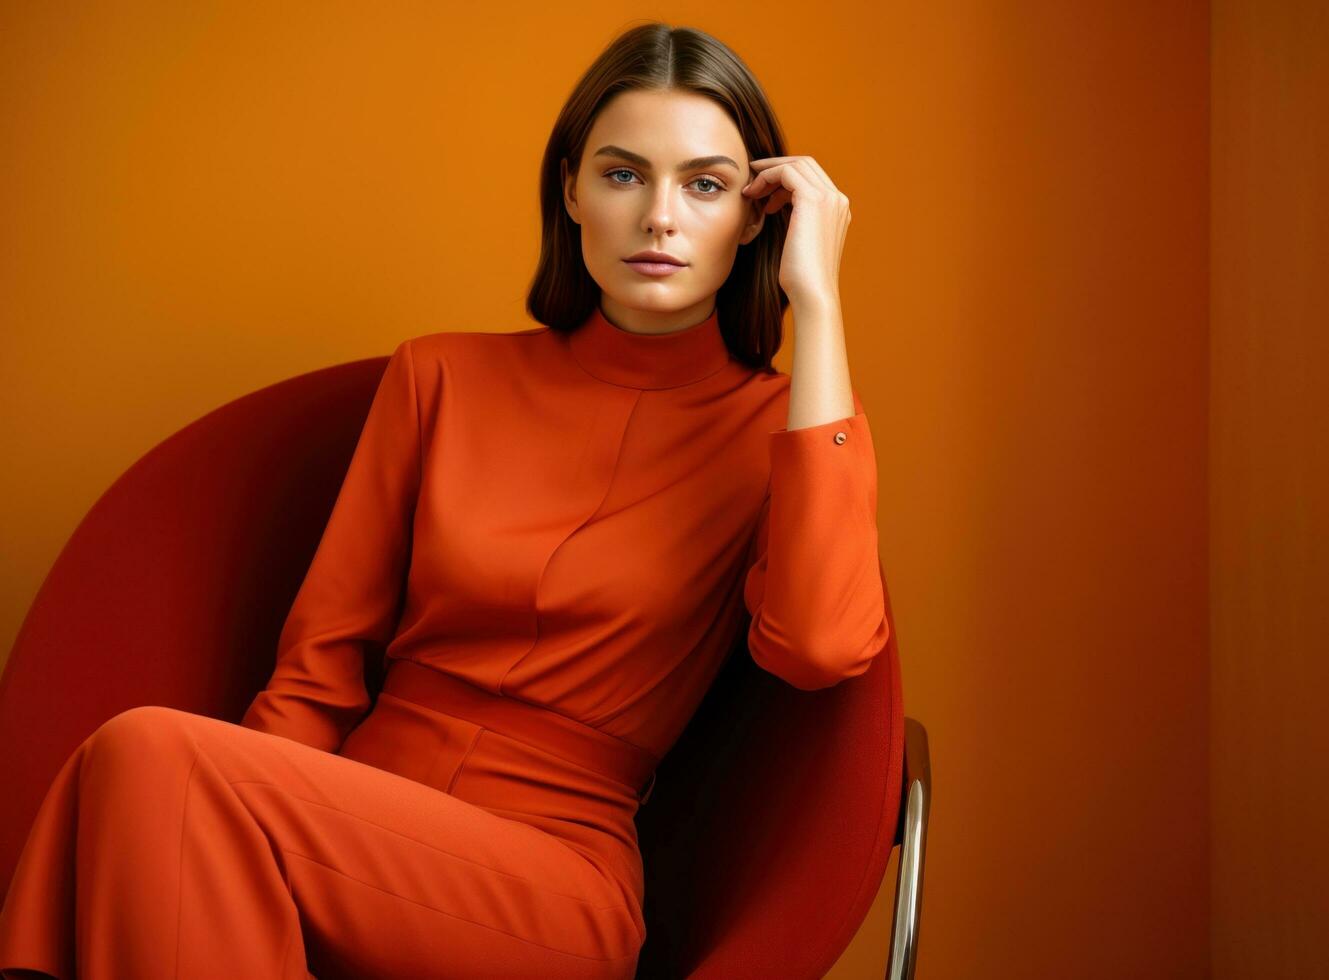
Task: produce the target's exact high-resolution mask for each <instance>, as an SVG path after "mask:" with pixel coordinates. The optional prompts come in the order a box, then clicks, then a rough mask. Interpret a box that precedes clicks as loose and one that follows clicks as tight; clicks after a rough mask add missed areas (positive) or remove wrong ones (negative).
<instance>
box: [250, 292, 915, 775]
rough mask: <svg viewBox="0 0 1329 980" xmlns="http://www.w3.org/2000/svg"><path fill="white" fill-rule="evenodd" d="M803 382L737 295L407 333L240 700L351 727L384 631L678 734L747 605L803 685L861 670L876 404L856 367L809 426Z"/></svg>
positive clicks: (460, 665)
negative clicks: (799, 385) (848, 387)
mask: <svg viewBox="0 0 1329 980" xmlns="http://www.w3.org/2000/svg"><path fill="white" fill-rule="evenodd" d="M789 384H790V376H789V375H788V374H785V373H783V372H778V371H770V372H767V371H763V370H759V369H753V368H751V367H749V366H747V365H745V364H743V363H741V362H739V361H737V360H735V359H733V358H732V357H731V356H730V354H729V351H728V348H727V347H726V345H725V343H724V339H723V337H722V334H721V331H720V323H719V319H718V312H717V313H712V314H711V316H710V317H709V318H708V319H706V320H705V321H703V322H701V323H699V324H696V325H694V326H692V327H689V328H687V329H685V330H681V331H677V332H674V333H670V334H664V335H643V334H635V333H632V332H630V331H626V330H622V329H620V328H619V327H617V326H615V325H614V324H612V323H610V322H609V321H608V320H607V319H606V318H605V317H604V315H603V313H601V312H600V310H599V309H598V308H597V309H596V310H595V311H594V312H593V313H592V314H591V315H590V316H589V317H588V318H587V319H586V320H585V321H584V322H583V323H582V324H581V325H580V326H578V327H577V329H576V330H574V331H572V332H570V333H568V332H562V331H557V330H553V329H551V328H548V327H544V326H541V327H537V328H535V329H528V330H522V331H518V332H514V333H464V332H440V333H432V334H427V335H423V336H418V337H413V338H410V339H408V340H404V341H403V342H401V343H400V344H399V345H398V346H397V348H396V349H395V351H394V352H393V354H392V356H391V358H390V359H389V361H388V364H387V368H386V371H385V372H384V374H383V377H382V380H381V382H380V383H379V387H378V390H377V392H376V394H375V396H374V400H373V403H372V405H371V407H370V410H369V414H368V416H367V418H366V420H365V424H364V428H363V430H362V432H361V435H360V439H359V442H358V444H357V446H356V449H355V453H354V455H353V457H352V459H351V463H350V466H349V469H348V470H347V473H346V476H345V480H344V482H343V484H342V487H341V490H340V493H339V495H338V497H337V500H336V503H335V504H334V506H333V510H332V513H331V515H330V517H329V520H328V523H327V526H326V529H325V531H324V533H323V537H322V539H321V540H320V542H319V545H318V548H317V550H316V552H315V554H314V558H313V561H312V563H311V565H310V567H309V570H308V572H307V574H306V576H305V579H304V581H303V583H302V585H301V587H300V590H299V592H298V593H297V595H296V598H295V600H294V603H293V605H292V607H291V610H290V612H289V614H288V616H287V618H286V621H285V624H284V626H283V628H282V631H281V634H280V638H279V640H278V649H277V663H276V667H275V669H274V671H273V674H272V677H271V680H270V681H269V683H268V684H267V686H266V688H265V689H264V690H262V691H261V692H259V694H258V696H257V697H256V698H255V699H254V701H253V703H252V704H251V705H250V707H249V709H248V711H247V712H246V714H245V717H244V720H243V721H242V724H244V725H247V726H249V727H251V728H258V729H261V730H266V731H270V732H275V733H278V734H283V735H286V736H288V737H290V738H294V739H297V740H299V741H302V742H305V743H307V744H310V745H313V746H316V747H320V748H323V749H326V750H328V751H334V752H335V751H337V750H338V748H339V747H340V746H341V744H342V742H343V740H344V739H345V737H346V736H347V734H348V733H349V732H350V730H351V729H352V728H353V727H354V726H355V725H356V724H357V723H358V722H359V721H360V720H361V719H362V718H363V717H364V716H365V714H366V713H367V712H368V710H369V708H370V706H371V701H370V697H369V694H368V692H367V690H366V687H365V680H364V676H365V675H364V657H365V656H366V655H367V654H369V653H370V652H371V651H376V650H378V649H382V650H384V652H385V654H386V656H387V657H389V658H406V659H408V660H413V661H416V662H417V663H420V664H423V665H425V666H428V667H430V668H432V669H435V670H439V671H444V672H446V673H449V674H453V675H456V676H458V677H461V678H463V679H465V680H467V681H469V682H471V683H473V684H476V685H478V686H480V687H482V688H485V689H487V690H489V691H491V692H494V693H498V694H502V695H506V696H511V697H515V698H519V699H523V700H526V701H530V702H533V703H536V704H539V705H541V706H544V707H546V708H549V709H552V710H554V711H557V712H560V713H563V714H566V715H568V716H570V717H573V718H575V719H577V720H579V721H581V722H583V723H585V724H588V725H591V726H593V727H595V728H598V729H600V730H602V731H605V732H607V733H609V734H612V735H615V736H617V737H619V738H621V739H624V740H626V741H628V742H631V743H633V744H636V745H638V746H640V747H641V748H644V749H646V750H647V751H649V752H651V753H652V754H654V755H655V756H656V757H657V758H662V757H663V756H664V755H665V753H666V752H667V751H668V749H669V748H670V747H671V746H672V745H673V744H674V742H675V740H676V739H677V737H678V736H679V734H680V733H681V732H682V730H683V728H684V727H685V726H686V724H687V723H688V721H689V719H690V718H691V717H692V715H693V713H694V711H695V709H696V707H697V705H698V704H699V702H700V701H701V699H702V697H703V695H704V694H705V693H706V689H707V687H708V686H709V684H710V682H711V681H712V679H713V678H714V677H715V675H716V673H717V672H718V671H719V669H720V667H721V666H722V663H723V660H724V658H725V655H726V654H727V653H728V652H729V651H730V650H731V649H733V647H734V644H735V641H736V640H737V639H738V636H739V632H738V631H739V630H741V629H743V628H744V623H745V622H746V623H747V637H748V648H749V650H750V652H751V656H752V657H753V659H754V661H755V662H756V663H757V664H758V665H759V666H760V667H762V668H763V669H765V670H767V671H769V672H771V673H772V674H775V675H777V676H778V677H780V678H783V679H784V680H785V681H787V682H788V683H790V684H792V685H794V686H795V687H797V688H800V689H804V690H814V689H818V688H824V687H828V686H831V685H833V684H836V683H838V682H839V681H841V680H843V679H845V678H849V677H854V676H856V675H858V674H861V673H863V672H864V671H865V670H867V669H868V667H869V666H870V665H871V662H872V660H873V658H874V657H875V656H877V654H879V653H880V652H881V651H882V650H883V649H884V648H885V646H886V642H887V639H888V637H889V635H890V625H889V623H888V620H887V615H886V610H885V598H884V591H883V584H882V579H881V565H880V563H879V559H878V551H877V543H878V535H877V523H876V508H877V468H876V459H875V454H874V451H873V446H872V436H871V433H870V431H869V428H868V420H867V417H866V415H865V414H864V412H863V407H862V402H861V400H860V399H859V397H858V393H857V392H856V391H855V392H854V393H853V399H854V407H855V414H854V415H852V416H849V417H847V418H842V419H836V420H833V421H830V422H826V423H824V424H821V425H813V426H808V427H805V428H800V429H792V430H791V429H788V428H786V423H787V419H788V410H789ZM841 434H843V435H841Z"/></svg>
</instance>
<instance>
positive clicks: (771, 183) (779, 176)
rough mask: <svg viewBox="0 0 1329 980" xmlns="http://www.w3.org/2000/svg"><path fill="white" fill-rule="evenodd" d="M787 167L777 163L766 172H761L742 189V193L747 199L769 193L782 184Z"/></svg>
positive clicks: (786, 164)
mask: <svg viewBox="0 0 1329 980" xmlns="http://www.w3.org/2000/svg"><path fill="white" fill-rule="evenodd" d="M789 166H790V165H789V164H788V163H779V164H776V165H775V166H773V167H771V168H770V169H768V170H763V171H762V172H761V173H759V174H757V176H755V177H753V178H752V181H751V183H749V184H747V186H745V187H744V188H743V189H742V193H743V194H746V195H747V196H749V197H763V196H765V195H766V194H769V193H771V192H772V191H773V190H775V189H777V188H778V187H780V186H781V185H782V184H783V181H784V173H785V171H786V170H788V169H789Z"/></svg>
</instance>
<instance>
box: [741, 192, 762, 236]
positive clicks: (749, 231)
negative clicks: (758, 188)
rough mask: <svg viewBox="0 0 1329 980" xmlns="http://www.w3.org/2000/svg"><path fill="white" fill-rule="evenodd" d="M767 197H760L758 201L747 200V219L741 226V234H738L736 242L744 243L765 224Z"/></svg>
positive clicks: (758, 233) (758, 232)
mask: <svg viewBox="0 0 1329 980" xmlns="http://www.w3.org/2000/svg"><path fill="white" fill-rule="evenodd" d="M768 200H769V198H762V199H761V200H760V201H749V202H748V210H749V215H748V217H749V221H748V223H747V224H746V225H744V226H743V234H742V235H741V236H739V239H738V244H740V245H746V244H747V243H748V242H750V241H752V240H753V239H754V238H756V237H757V236H758V235H760V234H761V229H762V228H763V227H765V225H766V202H767V201H768Z"/></svg>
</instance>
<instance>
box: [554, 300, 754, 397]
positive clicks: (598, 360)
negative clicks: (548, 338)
mask: <svg viewBox="0 0 1329 980" xmlns="http://www.w3.org/2000/svg"><path fill="white" fill-rule="evenodd" d="M569 342H570V343H571V345H572V354H573V356H574V357H575V358H576V359H577V363H578V364H580V365H581V366H582V367H583V368H585V369H586V371H587V372H588V373H590V374H592V375H594V376H595V377H597V378H599V379H600V380H601V381H608V382H611V383H612V384H617V385H624V386H626V387H629V388H674V387H677V386H678V385H685V384H691V383H692V382H694V381H700V380H701V379H702V378H705V377H708V376H709V375H712V374H714V373H715V372H716V371H718V370H720V368H722V367H724V366H725V364H726V363H727V362H728V361H729V348H728V347H727V346H725V342H724V337H723V335H721V333H720V313H719V308H718V307H717V308H716V309H715V310H714V311H713V312H712V313H711V315H710V316H708V317H707V318H706V319H705V320H702V321H701V322H700V323H695V324H693V325H692V326H690V327H685V328H683V329H682V330H675V331H673V332H672V333H664V334H643V333H633V332H632V331H631V330H624V329H623V328H622V327H617V326H615V325H614V324H612V323H610V322H609V321H608V320H607V319H606V318H605V315H604V313H603V312H601V310H600V306H599V304H598V303H597V304H596V306H595V309H594V310H593V311H592V312H591V315H590V316H588V317H587V318H586V319H585V320H584V321H582V323H581V325H580V326H578V327H577V328H576V329H575V330H573V331H572V333H571V335H570V336H569Z"/></svg>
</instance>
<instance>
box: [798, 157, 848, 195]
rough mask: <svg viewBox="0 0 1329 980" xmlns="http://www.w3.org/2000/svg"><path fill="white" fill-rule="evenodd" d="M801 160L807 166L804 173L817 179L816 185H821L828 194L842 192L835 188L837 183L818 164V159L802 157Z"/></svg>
mask: <svg viewBox="0 0 1329 980" xmlns="http://www.w3.org/2000/svg"><path fill="white" fill-rule="evenodd" d="M801 159H802V162H803V163H804V165H805V166H804V171H805V172H807V173H808V174H809V175H811V176H812V177H814V178H815V181H814V182H815V183H819V184H821V186H822V187H824V188H825V189H826V192H827V193H828V194H838V193H839V192H840V188H838V187H836V186H835V181H833V180H831V177H830V174H828V173H827V172H826V170H825V168H823V167H822V165H821V164H820V163H818V162H817V158H816V157H802V158H801Z"/></svg>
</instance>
